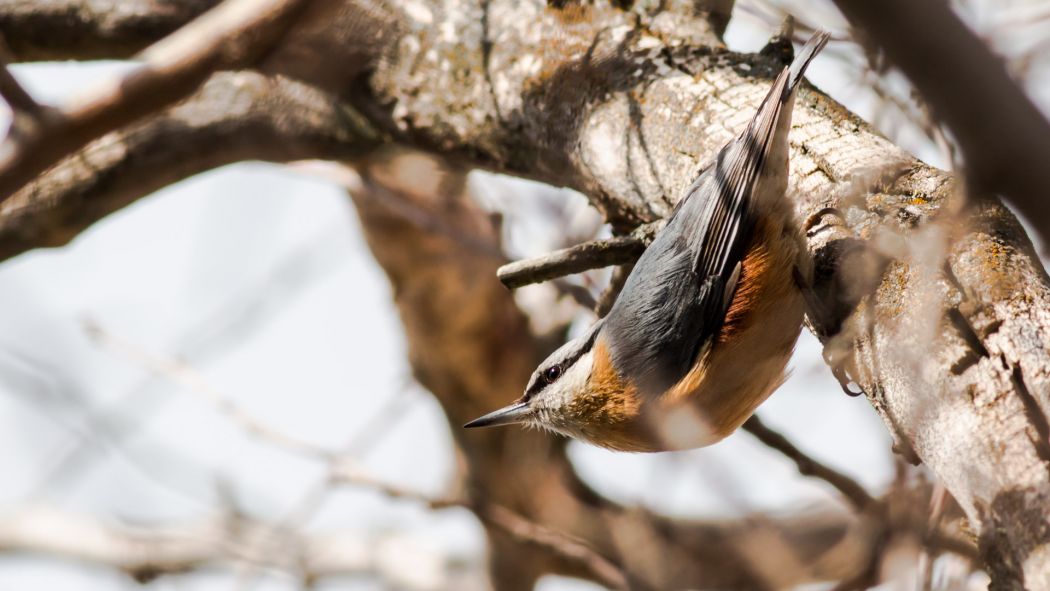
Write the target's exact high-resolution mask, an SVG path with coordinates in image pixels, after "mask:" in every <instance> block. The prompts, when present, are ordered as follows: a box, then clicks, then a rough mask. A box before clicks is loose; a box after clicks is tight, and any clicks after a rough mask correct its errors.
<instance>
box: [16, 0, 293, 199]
mask: <svg viewBox="0 0 1050 591" xmlns="http://www.w3.org/2000/svg"><path fill="white" fill-rule="evenodd" d="M308 1H309V0H226V1H225V2H223V3H222V4H220V5H219V6H217V7H215V8H213V9H212V10H210V11H208V12H206V13H205V14H203V15H201V16H200V17H199V18H197V19H196V20H194V21H192V22H191V23H189V24H187V25H186V26H184V27H183V28H181V29H179V30H177V31H175V32H174V33H172V34H171V35H169V36H168V37H166V38H164V39H162V40H161V41H160V42H158V43H157V44H155V45H153V46H152V47H150V48H148V49H146V50H145V51H144V52H143V53H142V54H141V56H140V57H141V58H142V61H143V62H144V63H142V65H141V66H139V67H138V68H136V69H134V70H133V71H131V72H130V73H128V74H127V75H125V76H124V77H123V78H121V79H120V80H116V81H109V82H108V83H106V84H104V85H101V86H99V87H97V88H95V89H93V90H92V91H91V92H88V93H85V94H82V95H81V96H79V97H77V98H76V99H75V100H74V101H73V102H72V103H71V105H70V106H68V107H64V108H58V109H53V110H51V112H50V115H51V116H48V117H46V118H43V119H41V120H40V121H39V122H38V123H39V125H37V126H35V127H34V128H33V129H32V131H31V132H27V133H22V134H20V135H17V136H16V135H10V136H8V138H7V139H6V140H5V142H4V145H3V146H2V150H0V202H3V201H4V200H5V199H7V198H8V197H10V196H11V195H12V194H14V193H15V192H16V191H17V190H18V189H20V188H21V187H23V186H24V185H25V184H26V183H28V182H30V181H31V180H32V179H33V178H34V177H35V176H36V175H37V174H39V173H41V172H43V171H44V170H46V169H48V168H50V167H51V166H52V165H53V164H55V163H57V162H58V161H59V160H61V159H62V158H64V157H66V156H67V155H69V154H72V153H73V152H75V151H77V150H79V149H80V148H82V147H84V146H85V145H87V144H88V143H89V142H91V141H93V140H95V139H96V138H99V137H101V136H103V135H105V134H107V133H109V132H111V131H113V130H116V129H119V128H120V127H123V126H125V125H128V124H130V123H133V122H135V121H136V120H138V119H140V118H141V117H144V116H146V115H149V114H151V113H155V112H157V111H159V110H161V109H164V108H166V107H168V106H170V105H172V104H175V103H176V102H178V101H180V100H182V99H184V98H186V97H187V96H189V95H190V94H192V93H193V92H194V91H195V90H197V88H199V87H200V85H201V84H203V83H204V81H205V80H207V79H208V77H209V76H210V75H211V74H212V73H214V72H215V71H217V70H220V69H223V68H235V67H239V66H246V65H249V64H251V63H252V62H253V60H255V59H257V58H258V57H259V56H260V55H262V54H263V53H264V52H265V51H266V50H267V49H269V48H270V47H272V45H273V43H275V42H276V41H277V40H279V39H280V38H282V37H283V35H284V33H285V32H286V31H287V30H288V29H289V28H290V27H291V25H292V24H293V23H294V22H295V19H294V18H293V17H294V16H295V15H296V14H297V13H298V11H299V10H300V9H301V8H302V7H303V6H305V5H306V3H307V2H308ZM6 76H7V77H8V79H7V80H3V81H0V86H3V87H4V97H5V99H7V100H13V101H16V102H17V103H18V104H21V105H22V106H28V103H27V102H26V99H27V98H28V99H29V100H32V99H31V97H29V96H28V94H25V93H24V90H22V93H21V94H20V93H19V91H18V90H17V89H16V88H20V87H16V86H11V82H12V81H13V78H11V77H10V72H7V74H6ZM34 104H35V103H34Z"/></svg>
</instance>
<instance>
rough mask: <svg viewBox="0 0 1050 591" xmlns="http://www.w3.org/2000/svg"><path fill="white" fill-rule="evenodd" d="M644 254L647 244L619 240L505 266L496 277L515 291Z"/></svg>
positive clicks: (605, 241)
mask: <svg viewBox="0 0 1050 591" xmlns="http://www.w3.org/2000/svg"><path fill="white" fill-rule="evenodd" d="M644 251H645V242H643V241H642V240H641V239H640V238H637V237H635V236H617V237H615V238H609V239H607V240H594V241H591V242H585V243H583V244H578V245H576V246H571V247H569V248H563V249H561V250H556V251H554V252H551V253H548V254H545V255H543V256H540V257H536V258H532V259H526V260H523V261H515V262H513V263H508V264H506V265H503V266H502V267H500V268H499V270H498V271H496V276H497V277H499V280H500V281H502V282H503V285H506V286H507V287H509V288H511V289H514V288H516V287H522V286H524V285H530V284H533V283H540V282H543V281H548V280H550V279H555V278H558V277H564V276H566V275H572V274H573V273H582V272H583V271H590V270H591V269H598V268H600V267H608V266H610V265H622V264H624V263H631V262H634V261H635V260H637V259H638V257H639V256H641V254H642V252H644Z"/></svg>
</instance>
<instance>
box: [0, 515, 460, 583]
mask: <svg viewBox="0 0 1050 591" xmlns="http://www.w3.org/2000/svg"><path fill="white" fill-rule="evenodd" d="M272 532H273V528H272V525H271V524H267V523H262V522H257V521H254V520H252V519H250V518H248V517H245V516H243V515H224V516H217V517H215V518H212V519H205V520H202V521H199V522H196V523H188V524H186V523H182V524H178V525H153V526H149V527H143V526H138V527H131V526H118V525H113V524H107V523H104V522H102V521H100V520H98V519H96V518H92V517H87V516H83V515H78V514H75V513H70V512H67V511H60V510H57V509H50V508H43V507H23V508H20V509H19V510H17V511H13V512H10V513H8V514H7V515H6V516H3V517H0V552H2V553H21V554H36V555H44V556H49V557H57V558H62V559H66V560H71V561H75V562H81V563H84V564H88V565H93V566H105V567H108V568H112V569H116V570H118V571H121V572H124V573H127V574H128V575H129V576H131V577H132V578H134V579H135V580H137V581H139V582H143V583H144V582H148V581H151V580H153V579H155V578H157V577H159V576H163V575H172V574H181V573H187V572H192V571H199V570H209V569H212V568H216V567H221V566H232V565H235V564H238V563H249V564H259V565H261V566H264V567H267V568H276V569H280V570H283V571H286V572H288V573H290V574H292V575H293V576H297V577H301V578H303V579H304V580H317V579H325V578H331V577H346V576H362V575H363V576H367V577H375V578H378V579H380V580H382V581H386V582H388V583H390V584H391V585H394V586H396V587H397V588H405V589H415V590H420V591H435V590H437V589H443V588H447V586H446V584H442V581H441V580H432V581H429V582H423V581H421V580H420V576H419V573H420V572H421V571H422V572H427V571H428V570H437V571H438V573H437V574H438V575H440V574H442V572H441V571H444V572H445V573H447V572H452V571H453V570H454V569H457V568H462V562H463V558H462V557H456V556H440V555H439V556H429V557H426V558H427V560H426V561H425V562H426V563H429V564H421V563H420V560H419V559H420V558H421V556H420V554H419V553H418V552H410V553H405V552H403V550H404V548H403V546H402V548H401V550H402V551H401V552H396V551H395V552H391V551H384V544H383V541H382V540H376V539H375V538H372V537H370V538H369V539H363V538H361V537H360V536H359V535H357V534H347V533H340V534H314V535H303V534H292V535H287V536H285V538H284V539H283V541H282V543H283V548H284V551H283V552H281V553H279V554H277V555H276V556H274V555H271V554H266V553H265V552H262V551H261V550H260V548H264V547H265V546H263V545H261V544H260V540H265V539H266V538H267V537H268V536H270V535H272ZM428 566H429V567H431V568H429V569H428V568H426V567H428ZM435 567H436V568H435Z"/></svg>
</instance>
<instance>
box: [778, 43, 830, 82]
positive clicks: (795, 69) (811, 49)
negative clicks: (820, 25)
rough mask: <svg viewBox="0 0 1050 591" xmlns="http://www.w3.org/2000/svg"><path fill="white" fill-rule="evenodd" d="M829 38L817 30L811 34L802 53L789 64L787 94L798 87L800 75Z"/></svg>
mask: <svg viewBox="0 0 1050 591" xmlns="http://www.w3.org/2000/svg"><path fill="white" fill-rule="evenodd" d="M830 37H831V35H830V34H829V33H828V32H827V31H820V30H818V31H817V32H816V33H813V36H812V37H810V38H809V41H806V45H805V46H804V47H803V48H802V51H800V52H799V53H798V55H796V56H795V60H794V61H792V62H791V69H790V71H789V72H788V84H787V91H788V92H792V91H794V90H795V88H796V87H798V83H799V82H801V81H802V75H803V74H805V73H806V68H808V67H809V62H811V61H813V58H815V57H816V56H817V54H818V53H820V50H821V49H824V46H825V45H826V44H827V42H828V39H829V38H830Z"/></svg>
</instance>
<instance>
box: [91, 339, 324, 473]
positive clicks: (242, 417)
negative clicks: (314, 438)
mask: <svg viewBox="0 0 1050 591" xmlns="http://www.w3.org/2000/svg"><path fill="white" fill-rule="evenodd" d="M84 328H85V331H86V332H87V333H88V335H89V336H90V337H91V338H92V339H93V340H94V341H95V342H96V343H98V344H99V345H101V346H102V347H104V348H106V349H109V350H111V351H113V352H115V353H118V354H120V355H121V356H123V357H124V358H126V359H127V360H129V361H131V362H133V363H135V364H137V365H139V366H141V367H143V368H145V369H147V370H149V371H151V372H154V373H156V374H158V375H161V376H164V377H166V378H168V379H169V380H171V381H173V382H175V383H177V384H179V385H181V386H182V387H183V388H185V389H187V390H189V391H190V392H194V393H196V394H199V395H200V396H202V397H204V399H205V400H207V401H208V402H209V403H210V404H211V405H212V406H213V407H214V408H215V410H217V411H218V412H219V413H220V414H222V415H224V416H226V417H227V418H228V419H230V420H231V421H233V422H234V423H235V424H236V425H238V426H239V427H240V428H241V429H243V430H244V431H245V432H247V433H248V434H250V435H252V436H253V437H255V438H257V439H261V440H263V441H266V442H268V443H271V444H273V445H276V446H278V447H279V448H281V449H283V450H286V451H288V452H291V453H294V454H298V455H301V456H305V457H309V458H313V459H319V460H322V461H326V462H327V461H331V460H332V459H334V458H335V457H336V455H337V454H336V452H334V451H333V450H329V449H327V448H324V447H321V446H318V445H314V444H313V443H310V442H307V441H304V440H302V439H300V438H298V437H296V436H294V435H289V434H287V433H283V432H281V431H280V430H278V429H277V428H275V427H274V426H272V425H269V424H268V423H266V422H265V421H263V420H261V419H259V418H258V417H256V416H254V415H252V414H251V413H250V412H248V411H247V410H245V409H244V408H242V407H241V406H239V405H238V404H237V403H235V402H234V401H233V399H232V398H230V397H229V396H227V395H226V394H224V393H223V392H221V391H219V390H218V389H216V388H215V387H214V386H212V385H211V383H210V382H209V381H208V380H207V379H206V378H205V377H204V376H203V375H202V374H201V373H200V372H198V371H197V370H196V369H194V368H193V367H191V366H190V365H188V364H186V363H184V362H182V361H179V360H177V359H169V358H165V357H162V356H159V355H156V354H153V353H150V352H148V351H146V350H144V349H143V348H142V347H139V346H137V345H135V344H133V343H131V342H129V341H127V340H124V339H122V338H119V337H117V336H116V335H114V334H112V333H110V332H109V331H107V330H105V329H103V328H102V327H101V326H99V325H98V324H96V323H95V322H94V321H91V320H87V321H85V324H84Z"/></svg>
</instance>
